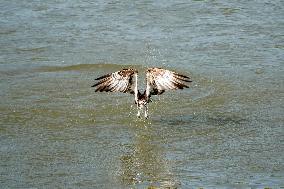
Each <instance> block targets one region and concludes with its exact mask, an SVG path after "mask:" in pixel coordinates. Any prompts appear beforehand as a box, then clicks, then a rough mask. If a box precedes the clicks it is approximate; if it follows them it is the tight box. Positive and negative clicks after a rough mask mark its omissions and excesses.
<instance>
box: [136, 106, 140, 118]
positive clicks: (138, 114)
mask: <svg viewBox="0 0 284 189" xmlns="http://www.w3.org/2000/svg"><path fill="white" fill-rule="evenodd" d="M137 117H138V118H140V109H139V108H138V113H137Z"/></svg>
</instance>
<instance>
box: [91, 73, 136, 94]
mask: <svg viewBox="0 0 284 189" xmlns="http://www.w3.org/2000/svg"><path fill="white" fill-rule="evenodd" d="M137 73H138V72H137V70H135V69H123V70H121V71H117V72H113V73H110V74H106V75H104V76H102V77H99V78H97V79H96V80H99V81H98V82H97V83H95V84H94V85H93V86H92V87H96V90H95V92H98V91H99V92H103V91H106V92H123V93H131V94H134V93H135V91H134V90H135V89H136V88H137V87H136V86H135V84H137V83H136V82H134V79H137ZM134 76H136V78H134Z"/></svg>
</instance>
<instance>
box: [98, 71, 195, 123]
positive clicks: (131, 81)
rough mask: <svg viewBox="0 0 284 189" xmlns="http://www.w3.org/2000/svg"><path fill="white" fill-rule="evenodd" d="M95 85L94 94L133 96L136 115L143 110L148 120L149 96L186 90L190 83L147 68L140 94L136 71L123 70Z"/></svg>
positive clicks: (179, 77) (187, 80) (172, 75)
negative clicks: (107, 93) (108, 93)
mask: <svg viewBox="0 0 284 189" xmlns="http://www.w3.org/2000/svg"><path fill="white" fill-rule="evenodd" d="M96 80H98V82H97V83H95V84H94V85H92V87H96V90H95V92H98V91H99V92H103V91H105V92H123V93H130V94H134V98H135V104H136V105H137V109H138V113H137V116H138V117H140V112H141V111H142V110H143V109H144V117H145V118H146V119H147V118H148V107H147V104H148V103H149V102H150V97H151V95H161V94H163V93H164V92H165V91H166V90H171V89H174V90H175V89H183V88H188V86H187V85H186V84H185V83H186V82H192V81H191V80H190V78H189V77H187V76H185V75H182V74H179V73H176V72H173V71H170V70H166V69H162V68H148V69H147V71H146V90H144V92H143V93H141V92H140V91H139V90H138V87H137V85H138V71H137V70H136V69H123V70H120V71H117V72H113V73H110V74H106V75H103V76H101V77H99V78H97V79H96Z"/></svg>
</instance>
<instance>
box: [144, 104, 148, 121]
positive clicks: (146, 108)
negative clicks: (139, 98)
mask: <svg viewBox="0 0 284 189" xmlns="http://www.w3.org/2000/svg"><path fill="white" fill-rule="evenodd" d="M144 117H145V119H148V106H147V105H145V111H144Z"/></svg>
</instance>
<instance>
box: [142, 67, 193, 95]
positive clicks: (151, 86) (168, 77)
mask: <svg viewBox="0 0 284 189" xmlns="http://www.w3.org/2000/svg"><path fill="white" fill-rule="evenodd" d="M186 82H192V81H191V80H190V78H189V77H187V76H185V75H181V74H179V73H176V72H173V71H170V70H166V69H162V68H149V69H148V70H147V71H146V83H147V86H146V96H147V98H150V96H151V95H160V94H163V93H164V92H165V91H167V90H175V89H183V88H188V86H187V85H186V84H185V83H186Z"/></svg>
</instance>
